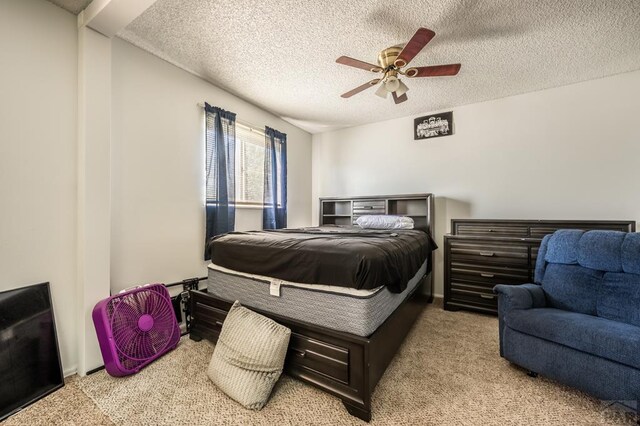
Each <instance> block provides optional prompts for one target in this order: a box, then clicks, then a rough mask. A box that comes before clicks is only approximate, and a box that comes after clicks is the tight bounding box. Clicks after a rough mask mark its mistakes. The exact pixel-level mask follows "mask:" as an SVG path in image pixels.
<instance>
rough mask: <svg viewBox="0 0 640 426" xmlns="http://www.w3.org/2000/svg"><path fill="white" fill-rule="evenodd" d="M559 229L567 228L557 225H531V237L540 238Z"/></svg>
mask: <svg viewBox="0 0 640 426" xmlns="http://www.w3.org/2000/svg"><path fill="white" fill-rule="evenodd" d="M558 229H566V228H562V227H560V228H559V227H557V226H532V227H531V238H540V239H543V238H544V236H545V235H547V234H553V233H554V232H556V231H557V230H558Z"/></svg>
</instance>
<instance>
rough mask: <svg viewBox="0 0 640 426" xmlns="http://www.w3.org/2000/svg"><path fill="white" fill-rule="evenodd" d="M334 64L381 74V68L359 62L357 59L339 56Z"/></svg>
mask: <svg viewBox="0 0 640 426" xmlns="http://www.w3.org/2000/svg"><path fill="white" fill-rule="evenodd" d="M336 62H337V63H339V64H342V65H348V66H350V67H355V68H360V69H363V70H367V71H371V72H381V71H382V68H380V67H379V66H378V65H373V64H370V63H368V62H364V61H359V60H357V59H353V58H350V57H348V56H340V57H339V58H338V59H336Z"/></svg>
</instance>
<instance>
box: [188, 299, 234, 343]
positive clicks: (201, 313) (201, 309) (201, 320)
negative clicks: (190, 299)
mask: <svg viewBox="0 0 640 426" xmlns="http://www.w3.org/2000/svg"><path fill="white" fill-rule="evenodd" d="M194 306H195V310H194V317H195V318H197V320H195V321H196V322H197V325H198V327H204V328H205V329H207V330H208V331H210V332H211V333H212V334H214V335H215V336H216V338H217V337H218V336H219V335H220V332H221V331H222V324H223V323H224V320H225V318H226V317H227V312H226V311H223V310H221V309H217V308H214V307H213V306H209V305H208V304H206V302H204V301H202V302H201V301H199V300H197V299H196V300H195V304H194Z"/></svg>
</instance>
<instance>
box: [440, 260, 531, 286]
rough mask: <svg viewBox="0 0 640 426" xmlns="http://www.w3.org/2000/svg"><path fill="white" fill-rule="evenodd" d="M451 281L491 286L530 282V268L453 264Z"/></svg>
mask: <svg viewBox="0 0 640 426" xmlns="http://www.w3.org/2000/svg"><path fill="white" fill-rule="evenodd" d="M450 277H451V281H455V280H463V281H471V282H477V283H489V284H515V283H526V282H529V268H528V267H523V268H516V267H502V266H488V265H479V264H471V263H459V262H451V272H450Z"/></svg>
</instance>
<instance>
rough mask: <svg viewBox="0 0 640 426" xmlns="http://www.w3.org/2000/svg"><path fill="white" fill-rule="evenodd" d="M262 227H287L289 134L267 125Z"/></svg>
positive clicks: (265, 130)
mask: <svg viewBox="0 0 640 426" xmlns="http://www.w3.org/2000/svg"><path fill="white" fill-rule="evenodd" d="M264 135H265V148H264V207H263V210H262V228H263V229H279V228H286V227H287V135H286V134H284V133H280V132H279V131H277V130H274V129H272V128H270V127H265V129H264Z"/></svg>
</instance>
